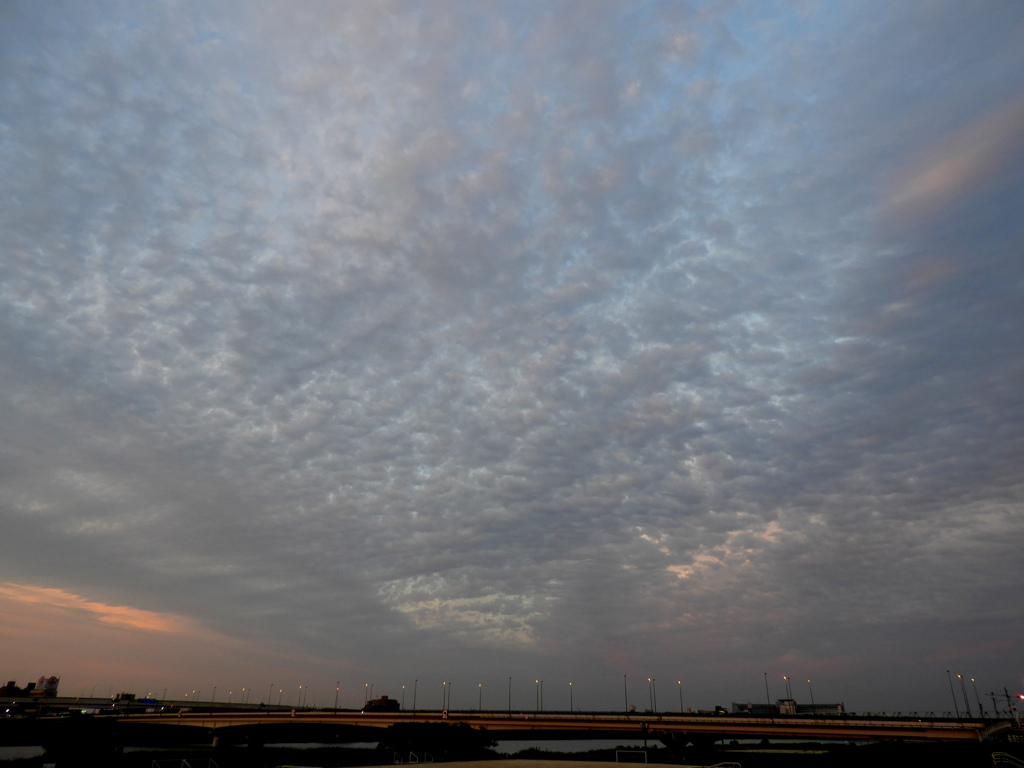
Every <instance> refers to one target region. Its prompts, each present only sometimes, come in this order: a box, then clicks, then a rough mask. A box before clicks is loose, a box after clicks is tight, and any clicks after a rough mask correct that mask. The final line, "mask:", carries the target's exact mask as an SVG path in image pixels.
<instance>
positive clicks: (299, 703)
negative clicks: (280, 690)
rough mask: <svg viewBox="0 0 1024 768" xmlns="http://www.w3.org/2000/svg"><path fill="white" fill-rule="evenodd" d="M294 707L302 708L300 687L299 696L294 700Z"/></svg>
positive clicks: (300, 689)
mask: <svg viewBox="0 0 1024 768" xmlns="http://www.w3.org/2000/svg"><path fill="white" fill-rule="evenodd" d="M295 706H296V707H301V706H302V686H301V685H300V686H299V696H298V698H297V699H296V700H295Z"/></svg>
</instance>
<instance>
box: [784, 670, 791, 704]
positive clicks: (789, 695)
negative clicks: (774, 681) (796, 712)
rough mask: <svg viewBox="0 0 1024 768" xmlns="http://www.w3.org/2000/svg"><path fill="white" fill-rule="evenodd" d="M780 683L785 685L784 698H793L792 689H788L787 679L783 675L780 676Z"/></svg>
mask: <svg viewBox="0 0 1024 768" xmlns="http://www.w3.org/2000/svg"><path fill="white" fill-rule="evenodd" d="M782 682H783V683H785V685H786V698H787V699H792V698H793V689H792V687H790V684H789V677H787V676H786V675H783V676H782Z"/></svg>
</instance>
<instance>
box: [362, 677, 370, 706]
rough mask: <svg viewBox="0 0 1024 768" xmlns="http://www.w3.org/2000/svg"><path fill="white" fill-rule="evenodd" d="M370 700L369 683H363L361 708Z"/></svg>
mask: <svg viewBox="0 0 1024 768" xmlns="http://www.w3.org/2000/svg"><path fill="white" fill-rule="evenodd" d="M369 701H370V684H369V683H363V709H366V704H367V703H368V702H369Z"/></svg>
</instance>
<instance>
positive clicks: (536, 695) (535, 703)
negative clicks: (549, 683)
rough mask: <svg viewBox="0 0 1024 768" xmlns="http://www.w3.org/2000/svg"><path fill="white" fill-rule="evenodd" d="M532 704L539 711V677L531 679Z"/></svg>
mask: <svg viewBox="0 0 1024 768" xmlns="http://www.w3.org/2000/svg"><path fill="white" fill-rule="evenodd" d="M533 706H534V709H536V710H537V711H538V712H540V678H537V679H536V680H534V681H533Z"/></svg>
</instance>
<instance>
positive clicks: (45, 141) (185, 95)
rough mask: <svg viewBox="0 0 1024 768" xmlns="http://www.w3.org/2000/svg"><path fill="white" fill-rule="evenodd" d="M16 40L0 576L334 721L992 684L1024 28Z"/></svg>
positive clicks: (38, 9)
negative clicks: (344, 710)
mask: <svg viewBox="0 0 1024 768" xmlns="http://www.w3.org/2000/svg"><path fill="white" fill-rule="evenodd" d="M2 14H3V23H2V24H0V29H2V30H3V31H2V32H0V35H2V38H0V72H3V75H2V76H0V89H2V90H0V104H2V105H3V106H2V107H0V158H2V163H3V167H4V168H5V169H7V171H6V172H5V175H4V178H3V181H2V182H0V185H2V186H0V190H2V193H3V200H4V205H3V207H2V209H0V210H2V213H0V216H2V226H0V253H2V262H3V263H2V266H3V275H2V277H0V291H2V301H0V327H2V331H3V332H2V342H0V361H2V364H0V381H2V383H3V387H2V391H3V393H4V395H3V397H2V398H0V429H2V431H3V434H4V435H5V438H6V439H5V440H4V441H3V444H2V446H0V484H2V488H3V493H2V497H3V501H2V502H0V514H2V516H3V518H2V519H3V521H4V523H3V524H4V530H5V532H6V533H5V536H4V537H3V563H4V567H3V570H2V572H0V573H2V576H3V579H4V580H6V581H8V582H11V583H15V584H26V585H34V586H41V587H48V588H52V589H59V590H65V591H66V592H70V593H74V594H78V595H81V596H83V597H84V598H87V599H89V600H94V601H98V602H100V603H103V604H105V605H124V606H131V607H133V608H135V609H144V610H149V611H156V612H161V613H166V614H169V615H174V616H184V617H188V618H189V620H191V621H195V622H199V623H201V624H202V625H204V626H206V627H208V628H210V630H211V631H215V632H217V633H219V634H221V635H223V636H225V637H234V638H237V639H239V640H240V641H244V642H247V643H252V644H253V645H252V647H254V648H260V649H261V652H265V653H271V652H273V653H279V654H281V655H280V658H281V659H282V660H281V661H280V663H279V664H278V665H277V666H275V667H274V673H273V677H276V678H285V677H288V678H294V679H295V684H296V685H298V684H300V683H303V682H308V681H309V680H310V679H311V678H316V679H320V678H323V679H324V680H327V679H329V680H330V681H332V682H333V681H334V680H336V679H337V678H343V679H344V683H343V684H344V685H345V686H346V688H347V690H356V692H357V694H358V693H359V690H358V689H359V688H360V687H361V686H362V685H363V683H364V682H365V680H366V679H368V678H369V679H374V680H377V681H378V685H379V686H381V687H387V688H389V689H393V690H392V694H393V695H394V690H397V689H398V688H399V687H400V686H401V685H402V684H409V683H410V682H411V681H412V679H413V678H418V679H420V680H424V681H427V680H433V679H434V678H436V679H437V680H438V681H441V680H443V679H447V680H454V681H456V684H458V685H460V689H463V690H464V692H466V695H467V696H468V695H470V693H472V690H471V688H473V687H475V685H476V682H479V680H487V681H488V684H493V685H495V686H497V685H499V684H500V683H502V681H504V680H505V678H506V677H508V676H509V675H512V676H513V677H515V678H517V679H520V678H521V679H522V680H523V681H525V680H527V678H529V679H531V680H532V679H533V678H534V677H536V676H538V675H539V676H542V677H545V676H546V679H547V680H549V681H554V680H555V679H556V678H558V679H560V678H561V677H565V679H566V680H568V679H569V678H570V677H572V678H573V679H576V680H584V681H586V682H585V683H584V687H588V688H589V692H588V693H587V694H582V693H581V694H580V695H581V696H583V697H584V699H583V705H584V706H592V707H595V708H596V707H613V706H618V705H619V703H620V698H619V697H620V695H621V689H620V687H619V684H620V676H621V675H622V674H627V675H631V676H641V677H643V676H650V675H656V676H659V677H660V679H663V680H668V679H669V678H672V679H673V680H675V679H679V678H680V677H684V678H686V680H687V684H688V688H687V691H688V694H687V695H688V698H689V703H690V705H692V706H702V707H706V706H710V705H712V704H715V703H726V702H727V701H728V700H731V699H746V698H760V697H761V696H762V695H763V680H762V673H763V671H764V670H770V671H771V672H772V674H773V675H775V674H777V675H778V676H779V677H781V675H783V674H790V675H795V676H796V677H797V678H801V677H804V678H806V677H812V678H815V679H817V680H820V688H818V689H817V691H816V693H817V694H818V698H837V699H846V700H847V703H848V704H849V705H850V706H852V707H854V708H861V709H863V708H882V707H889V708H893V709H896V708H903V709H938V708H942V707H946V706H947V705H946V704H945V698H944V697H945V696H946V694H945V693H943V690H944V688H943V685H944V683H945V680H944V679H943V677H944V675H943V673H944V670H946V669H948V668H951V667H953V668H956V669H957V670H960V671H963V672H965V673H967V674H970V675H972V676H975V677H977V678H978V679H979V680H980V681H983V682H982V685H991V686H995V687H998V686H1001V685H1016V684H1017V683H1018V682H1020V680H1021V678H1022V675H1024V671H1022V670H1021V669H1020V667H1019V661H1018V659H1019V656H1020V654H1019V650H1020V647H1019V642H1007V641H1005V640H1004V638H1006V637H1012V636H1013V634H1014V631H1015V630H1014V628H1015V627H1019V623H1020V620H1021V615H1020V610H1019V608H1017V607H1016V601H1015V600H1014V599H1013V594H1014V590H1013V585H1015V584H1016V583H1017V582H1018V581H1019V577H1020V576H1021V571H1020V558H1019V556H1018V550H1019V549H1020V545H1021V540H1022V525H1021V519H1020V512H1019V510H1020V502H1021V497H1022V496H1021V495H1022V478H1021V474H1020V469H1019V467H1020V466H1021V458H1022V455H1024V445H1022V440H1021V435H1022V434H1024V430H1022V429H1021V426H1022V423H1021V422H1022V416H1024V412H1022V399H1021V395H1020V392H1021V391H1024V387H1022V384H1024V382H1022V378H1024V377H1022V373H1024V370H1022V365H1021V362H1020V360H1019V355H1015V354H1014V352H1015V349H1016V346H1017V345H1016V343H1015V342H1016V336H1017V335H1019V331H1020V329H1021V327H1024V316H1022V312H1024V300H1022V299H1024V297H1022V295H1021V294H1022V290H1024V289H1022V277H1021V266H1020V244H1021V242H1024V237H1022V235H1024V232H1022V224H1021V223H1020V221H1019V219H1020V217H1019V216H1018V215H1017V212H1018V211H1019V210H1021V207H1022V206H1021V203H1022V202H1024V201H1022V194H1024V112H1022V109H1024V108H1022V106H1021V105H1022V104H1024V93H1022V89H1021V86H1020V78H1019V72H1020V71H1021V66H1022V64H1024V61H1022V58H1024V54H1022V53H1021V51H1020V46H1019V45H1018V44H1017V41H1018V40H1019V39H1021V33H1022V32H1024V11H1022V9H1021V7H1019V6H1018V5H1017V4H1013V3H1003V2H995V1H993V2H990V3H986V4H985V7H984V9H983V10H979V9H978V8H975V7H973V6H972V7H966V6H961V5H959V4H956V3H952V2H949V3H946V2H943V3H926V4H918V3H904V4H900V5H898V6H892V5H891V4H881V3H879V4H866V5H865V4H849V5H840V6H831V5H828V6H820V7H819V6H817V5H814V4H800V3H795V4H775V3H764V4H753V5H744V6H736V5H734V4H731V3H700V4H693V5H692V6H690V5H685V4H682V3H658V2H650V3H640V4H625V5H624V4H618V3H611V4H599V3H592V2H586V3H576V2H565V3H558V4H554V5H552V4H550V3H512V4H504V3H494V4H492V5H488V6H480V5H479V4H476V3H458V2H454V3H439V4H430V5H427V6H424V5H418V4H407V3H394V4H388V3H380V4H374V5H372V6H367V5H361V4H360V5H347V4H346V5H338V4H334V3H324V4H317V3H309V4H303V5H300V6H296V7H292V6H288V7H283V6H276V5H255V6H254V5H251V4H246V5H236V4H208V3H204V4H189V3H185V4H168V5H160V4H157V5H147V6H136V5H134V4H116V3H104V4H100V5H95V6H91V7H88V8H74V9H68V8H64V7H60V6H57V5H48V4H42V5H39V4H9V5H8V6H6V7H5V8H4V10H3V11H2ZM43 551H45V552H47V553H48V554H47V556H46V557H40V556H39V553H40V552H43ZM12 594H13V593H12ZM17 594H22V593H17ZM32 594H35V593H32ZM80 655H82V656H85V655H87V654H80ZM19 658H20V657H19ZM262 658H263V657H261V659H262ZM33 663H35V664H37V665H43V664H46V663H47V661H46V660H45V659H37V660H33ZM64 663H65V664H66V665H67V667H68V669H66V670H65V672H64V674H65V675H66V676H67V677H68V678H72V679H73V678H74V675H75V672H74V669H73V667H74V665H75V664H76V663H79V662H78V661H77V660H76V658H75V656H74V654H72V653H70V652H69V655H68V657H67V659H65V660H64ZM259 664H260V666H258V667H254V668H253V669H252V670H243V669H239V670H232V672H231V674H233V675H236V676H237V675H250V676H251V677H252V678H253V680H254V681H255V679H256V678H258V677H259V676H261V675H263V674H270V673H265V671H264V670H266V669H267V662H266V661H264V660H261V661H260V662H259ZM80 665H81V667H82V668H83V669H86V668H88V666H89V665H88V664H86V663H85V662H84V661H82V662H80ZM15 673H17V674H22V676H25V675H28V676H31V677H34V676H35V675H36V674H38V673H37V672H36V671H33V670H26V671H25V672H24V673H22V672H21V671H20V670H12V671H11V672H10V673H8V676H11V675H12V674H15ZM78 674H81V675H82V676H83V677H84V676H85V675H86V674H87V673H86V672H80V673H78ZM89 674H91V672H90V673H89ZM151 674H152V677H153V678H154V679H159V680H160V681H165V683H164V684H167V685H179V684H180V685H186V686H187V685H189V683H188V682H181V677H182V676H187V674H188V669H187V663H182V665H181V666H180V667H179V668H176V669H174V670H170V671H167V670H164V671H155V670H154V671H152V673H151ZM143 678H144V674H143V672H135V676H134V677H132V678H130V679H127V680H126V681H125V683H124V684H125V685H129V684H130V685H132V686H136V687H146V686H149V685H152V686H157V687H160V683H159V682H150V680H149V679H143ZM470 680H473V681H475V682H473V684H472V685H471V684H470ZM867 681H871V684H868V682H867ZM100 682H101V683H103V682H105V681H102V680H101V681H100ZM245 682H246V681H245V680H225V681H224V682H223V683H222V686H224V687H225V688H226V687H228V686H234V685H237V686H241V685H243V684H245ZM82 684H83V685H85V683H82ZM425 684H426V683H425ZM551 684H552V685H560V683H557V684H556V683H553V682H552V683H551ZM438 685H440V682H438ZM524 685H525V682H524ZM322 687H323V688H324V691H326V690H327V684H326V683H324V685H323V686H322ZM378 690H380V687H379V688H378ZM520 693H521V694H522V695H524V696H525V695H526V693H527V692H526V691H525V688H524V689H523V690H522V691H520ZM325 695H326V694H325ZM353 695H355V694H353ZM638 695H639V694H638ZM588 696H589V698H590V700H589V701H588V700H586V697H588ZM641 698H642V697H641ZM467 703H468V702H467ZM640 703H641V704H642V703H643V702H642V701H640Z"/></svg>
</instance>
